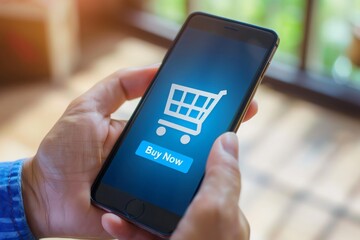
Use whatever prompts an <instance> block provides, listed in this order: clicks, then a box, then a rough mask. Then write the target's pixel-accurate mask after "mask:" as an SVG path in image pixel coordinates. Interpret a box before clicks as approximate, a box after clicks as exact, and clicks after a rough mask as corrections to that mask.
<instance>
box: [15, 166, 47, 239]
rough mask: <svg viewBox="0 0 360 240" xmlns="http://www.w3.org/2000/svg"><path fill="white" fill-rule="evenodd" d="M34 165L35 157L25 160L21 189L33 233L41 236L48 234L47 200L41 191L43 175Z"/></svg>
mask: <svg viewBox="0 0 360 240" xmlns="http://www.w3.org/2000/svg"><path fill="white" fill-rule="evenodd" d="M34 165H35V161H34V159H28V160H26V161H25V162H24V164H23V169H22V184H21V189H22V197H23V202H24V209H25V215H26V219H27V222H28V225H29V227H30V229H31V231H32V232H33V234H34V235H35V236H36V237H37V238H40V237H45V236H46V234H45V232H46V231H45V230H46V226H47V217H46V216H47V215H46V201H44V197H43V196H42V191H41V183H42V182H43V177H42V175H41V173H40V172H39V171H37V170H36V168H35V166H34Z"/></svg>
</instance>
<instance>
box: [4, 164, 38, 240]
mask: <svg viewBox="0 0 360 240" xmlns="http://www.w3.org/2000/svg"><path fill="white" fill-rule="evenodd" d="M23 163H24V160H18V161H14V162H2V163H0V235H1V238H2V239H35V237H34V235H33V234H32V232H31V230H30V228H29V225H28V223H27V221H26V216H25V210H24V203H23V199H22V193H21V170H22V166H23Z"/></svg>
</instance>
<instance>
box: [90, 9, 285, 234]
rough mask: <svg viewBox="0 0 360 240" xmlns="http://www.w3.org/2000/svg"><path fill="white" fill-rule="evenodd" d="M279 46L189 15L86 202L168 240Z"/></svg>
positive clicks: (251, 30) (254, 30) (225, 22)
mask: <svg viewBox="0 0 360 240" xmlns="http://www.w3.org/2000/svg"><path fill="white" fill-rule="evenodd" d="M278 42H279V39H278V37H277V35H276V33H274V32H273V31H271V30H268V29H264V28H260V27H256V26H252V25H248V24H244V23H240V22H236V21H233V20H229V19H224V18H220V17H215V16H211V15H208V14H203V13H195V14H192V15H191V16H190V17H189V18H188V20H187V21H186V23H185V24H184V26H183V28H182V29H181V31H180V33H179V34H178V36H177V38H176V40H175V42H174V45H173V47H172V48H171V49H170V50H169V52H168V54H167V55H166V57H165V59H164V61H163V63H162V65H161V67H160V69H159V71H158V73H157V74H156V76H155V78H154V80H153V82H152V83H151V85H150V87H149V88H148V90H147V91H146V93H145V95H144V97H143V98H142V100H141V102H140V103H139V105H138V107H137V109H136V110H135V112H134V114H133V116H132V117H131V119H130V120H129V122H128V124H127V126H126V127H125V129H124V131H123V133H122V135H121V137H120V138H119V139H118V141H117V142H116V144H115V146H114V148H113V150H112V151H111V153H110V155H109V157H108V159H107V160H106V162H105V164H104V167H103V168H102V170H101V172H100V173H99V175H98V177H97V179H96V181H95V182H94V184H93V186H92V191H91V193H92V194H91V199H92V202H93V203H94V204H95V205H97V206H99V207H100V208H102V209H105V210H107V211H110V212H113V213H116V214H118V215H120V216H122V217H123V218H124V219H126V220H127V221H130V222H133V223H134V224H136V225H138V226H140V227H142V228H144V229H146V230H148V231H150V232H152V233H154V234H157V235H159V236H162V237H169V236H170V235H171V234H172V233H173V231H174V230H175V228H176V227H177V225H178V223H179V220H180V219H181V218H182V217H183V216H184V214H185V212H186V210H187V208H188V206H189V205H190V203H191V202H192V200H193V198H194V196H195V194H196V192H197V190H198V189H199V187H200V183H201V182H202V179H203V177H204V172H205V166H206V160H207V159H208V155H209V151H210V149H211V146H212V144H213V142H214V141H215V139H216V138H217V137H218V136H220V135H221V134H222V133H224V132H226V131H236V130H237V128H238V127H239V125H240V123H241V121H242V120H243V119H244V116H245V113H246V111H247V109H248V107H249V104H250V102H251V99H252V97H253V95H254V93H255V90H256V88H257V86H258V85H259V83H260V81H261V79H262V77H263V75H264V72H265V70H266V68H267V66H268V65H269V63H270V60H271V58H272V56H273V54H274V52H275V50H276V48H277V45H278ZM214 197H215V196H214Z"/></svg>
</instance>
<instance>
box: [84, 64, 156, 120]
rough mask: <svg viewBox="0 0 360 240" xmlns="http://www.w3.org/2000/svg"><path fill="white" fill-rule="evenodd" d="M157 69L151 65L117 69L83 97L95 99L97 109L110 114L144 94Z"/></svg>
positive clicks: (106, 114)
mask: <svg viewBox="0 0 360 240" xmlns="http://www.w3.org/2000/svg"><path fill="white" fill-rule="evenodd" d="M157 70H158V67H157V66H151V67H146V68H137V69H135V68H133V69H127V70H120V71H117V72H115V73H113V74H111V75H110V76H108V77H106V78H105V79H104V80H102V81H101V82H99V83H97V84H96V85H95V86H93V87H92V88H91V89H90V90H89V91H87V92H86V93H85V94H84V95H83V97H84V98H86V99H90V100H92V101H94V104H95V108H96V110H97V111H98V112H99V113H101V114H102V115H104V116H108V115H110V114H111V113H113V112H114V111H115V110H116V109H117V108H118V107H119V106H120V105H121V104H123V103H124V102H125V101H126V100H130V99H133V98H137V97H140V96H142V95H143V94H144V92H145V90H146V88H147V87H148V86H149V84H150V82H151V80H152V79H153V78H154V75H155V74H156V72H157Z"/></svg>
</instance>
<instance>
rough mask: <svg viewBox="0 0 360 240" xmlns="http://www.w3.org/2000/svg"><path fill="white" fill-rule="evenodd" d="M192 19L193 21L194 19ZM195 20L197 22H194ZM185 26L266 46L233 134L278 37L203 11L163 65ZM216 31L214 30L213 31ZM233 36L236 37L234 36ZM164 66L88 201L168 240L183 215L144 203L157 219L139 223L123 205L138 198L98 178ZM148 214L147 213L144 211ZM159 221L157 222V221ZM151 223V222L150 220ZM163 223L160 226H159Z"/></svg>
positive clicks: (191, 17)
mask: <svg viewBox="0 0 360 240" xmlns="http://www.w3.org/2000/svg"><path fill="white" fill-rule="evenodd" d="M194 18H195V19H194ZM196 18H197V19H196ZM187 27H195V28H201V29H204V30H208V31H214V32H216V33H217V34H224V35H227V36H229V37H234V38H238V39H239V40H240V41H253V42H252V44H257V45H260V46H264V47H266V48H267V49H268V50H267V53H266V55H265V57H264V61H263V62H262V64H261V65H260V66H259V67H258V70H257V72H256V74H255V75H254V78H253V81H252V83H251V87H250V88H249V91H247V95H246V96H245V99H246V101H243V103H242V104H241V105H240V106H239V108H238V111H237V113H236V117H235V118H234V119H233V120H232V124H231V126H230V128H229V129H228V130H229V131H236V130H237V129H238V127H239V125H240V123H241V121H242V119H243V117H244V114H245V112H246V110H247V108H248V105H249V102H250V101H251V99H252V97H253V94H254V92H255V90H256V88H257V86H258V85H259V83H260V81H261V78H262V76H263V74H264V72H265V70H266V68H267V66H268V64H269V62H270V60H271V58H272V56H273V54H274V52H275V50H276V48H277V46H278V44H279V38H278V35H277V34H276V33H275V32H274V31H273V30H270V29H266V28H262V27H258V26H254V25H251V24H247V23H242V22H239V21H235V20H231V19H227V18H223V17H218V16H214V15H211V14H207V13H202V12H195V13H192V14H191V15H189V17H188V18H187V20H186V21H185V23H184V25H183V26H182V28H181V29H180V31H179V33H178V34H177V36H176V38H175V40H174V41H173V44H172V46H171V47H170V49H169V51H168V52H167V54H166V55H165V57H164V60H163V63H165V62H166V61H167V59H168V57H169V56H170V55H171V53H172V50H173V48H174V46H175V45H176V43H177V41H178V39H179V38H180V37H181V35H182V33H183V32H184V30H185V29H186V28H187ZM215 29H217V31H215ZM230 32H231V33H230ZM236 32H240V33H241V34H235V33H236ZM235 36H236V37H235ZM163 65H164V64H161V66H160V67H159V70H158V72H157V73H156V75H155V76H154V79H153V81H152V83H151V84H150V85H149V87H148V88H147V90H146V91H145V94H144V97H143V98H142V99H141V100H140V102H139V104H138V106H137V107H136V109H135V111H134V113H133V114H132V116H131V118H130V119H129V121H128V123H127V125H126V126H125V128H124V130H123V132H122V134H121V136H120V137H119V139H118V140H117V141H116V143H115V145H114V147H113V149H112V151H111V152H110V154H109V156H108V157H107V159H106V160H105V162H104V165H103V167H102V168H101V170H100V172H99V174H98V175H97V177H96V179H95V181H94V183H93V185H92V187H91V202H92V203H93V204H94V205H96V206H98V207H100V208H102V209H104V210H106V211H110V212H113V213H115V214H117V215H120V216H122V217H123V218H125V219H126V220H128V221H130V222H132V223H134V224H136V225H138V226H140V227H141V228H144V229H146V230H148V231H150V232H152V233H154V234H156V235H158V236H160V237H169V236H170V235H171V234H172V232H173V231H174V229H175V228H176V225H177V223H178V221H179V220H180V219H181V217H182V216H178V215H176V214H174V213H171V212H169V211H166V210H164V209H162V208H159V207H157V206H155V205H153V204H151V203H148V202H146V201H143V200H141V201H143V202H144V204H145V205H146V207H145V209H151V211H150V212H152V213H153V212H157V214H156V218H157V219H154V220H153V222H151V221H150V222H149V221H148V220H149V219H148V218H147V221H145V222H139V219H135V218H131V217H129V216H128V214H126V212H124V204H126V203H124V202H127V200H126V199H128V201H130V199H137V198H136V197H135V196H130V195H129V194H127V193H124V192H121V191H120V190H118V189H116V190H114V189H111V187H110V186H106V185H105V184H102V183H101V179H102V177H103V176H104V174H105V172H106V170H107V168H108V166H109V164H110V162H111V161H112V159H113V157H114V155H115V153H116V152H117V150H118V148H119V146H120V145H121V142H122V141H123V140H124V139H125V138H126V136H127V133H128V130H129V129H130V127H131V125H132V124H133V122H134V121H135V119H136V117H137V115H138V113H139V111H140V110H141V108H142V106H143V105H144V103H145V101H146V99H147V96H148V94H149V93H150V92H151V89H152V87H153V84H154V82H155V80H156V78H157V76H158V73H159V72H161V69H162V67H163ZM201 181H202V179H201V180H200V181H199V186H200V184H201ZM109 187H110V188H109ZM114 198H115V199H117V200H116V203H115V202H114ZM118 199H122V200H124V201H122V202H123V203H122V205H123V206H122V207H120V206H112V205H115V204H116V205H119V203H118V202H119V200H118ZM146 211H148V210H146ZM159 219H160V222H159ZM150 220H151V219H150ZM161 222H162V223H163V225H162V224H161Z"/></svg>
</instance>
